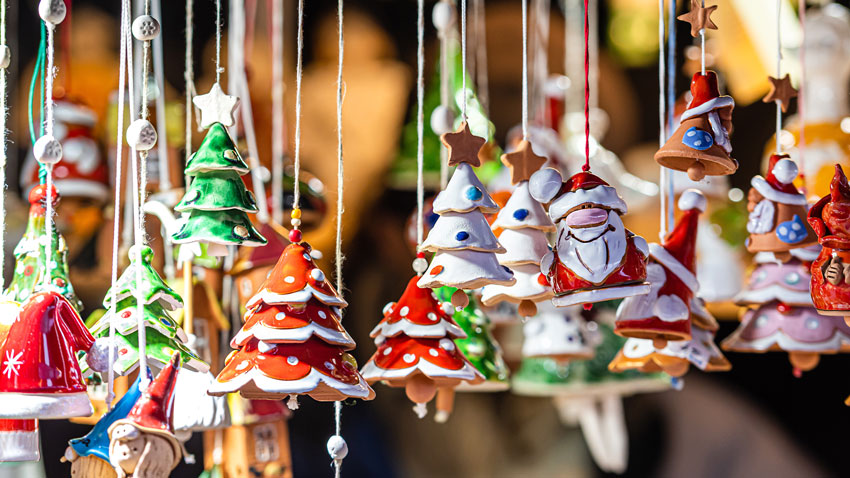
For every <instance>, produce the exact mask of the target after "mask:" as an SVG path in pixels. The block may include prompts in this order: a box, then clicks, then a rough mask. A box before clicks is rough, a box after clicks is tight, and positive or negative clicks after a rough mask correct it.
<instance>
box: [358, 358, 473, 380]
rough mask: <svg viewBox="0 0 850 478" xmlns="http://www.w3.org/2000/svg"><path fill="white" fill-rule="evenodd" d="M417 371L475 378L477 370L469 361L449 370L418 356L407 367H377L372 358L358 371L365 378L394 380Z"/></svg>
mask: <svg viewBox="0 0 850 478" xmlns="http://www.w3.org/2000/svg"><path fill="white" fill-rule="evenodd" d="M416 371H419V372H421V373H422V374H423V375H425V376H426V377H429V378H455V379H458V380H475V379H476V378H478V371H477V370H475V367H473V366H472V365H471V364H470V363H469V362H467V361H464V364H463V367H461V368H460V369H458V370H450V369H446V368H443V367H440V366H438V365H434V364H432V363H431V362H429V361H427V360H425V359H423V358H419V359H418V360H417V361H416V363H415V364H413V365H412V366H410V367H407V368H398V369H384V368H381V367H378V366H377V365H376V364H375V361H374V360H370V361H368V362H366V365H364V366H363V370H361V371H360V373H361V374H362V375H363V378H365V379H366V380H394V379H399V378H405V377H408V376H410V375H411V374H413V373H414V372H416Z"/></svg>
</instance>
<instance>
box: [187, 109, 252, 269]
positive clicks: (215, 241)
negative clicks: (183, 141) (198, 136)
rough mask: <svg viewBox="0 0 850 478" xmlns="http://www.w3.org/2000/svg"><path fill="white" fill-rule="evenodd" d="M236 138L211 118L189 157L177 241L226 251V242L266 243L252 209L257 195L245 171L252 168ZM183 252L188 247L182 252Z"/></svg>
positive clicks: (214, 251) (196, 252)
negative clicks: (251, 215) (248, 185)
mask: <svg viewBox="0 0 850 478" xmlns="http://www.w3.org/2000/svg"><path fill="white" fill-rule="evenodd" d="M248 171H249V169H248V165H247V164H245V161H243V160H242V157H241V156H240V155H239V152H238V151H237V150H236V145H235V144H234V142H233V139H232V138H231V137H230V134H228V132H227V129H225V127H224V125H222V124H221V123H213V125H212V126H210V129H209V130H208V131H207V135H206V137H205V138H204V141H203V142H202V143H201V145H200V147H199V148H198V150H197V151H196V152H195V153H194V154H193V155H192V157H191V158H189V162H188V164H187V165H186V170H185V174H186V175H187V176H191V177H192V178H193V179H192V183H191V185H190V186H189V188H188V190H187V191H186V194H185V195H184V196H183V199H182V200H181V201H180V203H178V204H177V206H175V207H174V209H175V210H176V211H178V212H180V213H183V217H182V218H181V227H180V230H179V231H177V232H176V233H175V234H174V235H173V236H171V239H172V241H173V242H174V243H175V244H194V246H191V249H190V250H191V252H192V253H193V254H194V255H196V256H197V255H200V254H201V250H200V247H199V245H198V244H199V243H206V244H208V245H209V247H208V249H207V251H206V252H207V254H209V255H211V256H224V255H227V246H239V245H245V246H262V245H264V244H265V243H266V239H265V238H264V237H263V236H262V235H260V233H259V231H257V229H255V228H254V226H253V224H251V220H250V219H249V218H248V213H255V212H257V204H256V203H255V201H254V195H253V194H252V193H251V191H248V189H247V188H246V187H245V183H244V182H242V178H241V176H242V175H243V174H246V173H248ZM184 257H185V253H184Z"/></svg>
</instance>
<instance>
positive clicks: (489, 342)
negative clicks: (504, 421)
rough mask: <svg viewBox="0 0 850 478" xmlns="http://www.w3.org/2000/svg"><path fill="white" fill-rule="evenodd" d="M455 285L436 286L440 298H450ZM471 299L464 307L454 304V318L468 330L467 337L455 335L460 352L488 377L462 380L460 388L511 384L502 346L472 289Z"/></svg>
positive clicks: (499, 387) (483, 389) (503, 387)
mask: <svg viewBox="0 0 850 478" xmlns="http://www.w3.org/2000/svg"><path fill="white" fill-rule="evenodd" d="M456 292H457V289H455V288H454V287H440V288H439V289H434V294H435V295H436V297H437V300H440V301H444V302H448V301H449V300H451V298H452V297H453V296H454V295H455V293H456ZM467 294H469V303H468V304H467V306H466V307H464V308H463V309H460V310H458V309H457V308H455V313H454V314H453V315H452V319H453V320H454V321H455V323H456V324H457V325H458V326H459V327H460V328H461V330H463V332H464V333H465V334H466V337H465V338H457V339H455V345H457V347H458V349H459V350H460V352H461V353H462V354H463V356H464V357H466V358H467V360H469V362H470V363H471V364H472V365H473V366H474V367H475V369H476V370H478V372H479V373H481V375H483V376H484V379H485V381H484V382H481V383H477V384H470V383H467V382H464V383H461V384H460V385H459V386H458V387H457V390H462V391H476V392H496V391H501V390H507V389H508V388H510V382H509V379H510V370H509V369H508V366H507V365H505V360H504V358H503V357H502V347H501V346H500V345H499V342H497V341H496V339H495V338H494V337H493V334H492V333H491V328H492V324H491V322H490V318H489V317H487V316H486V315H485V314H484V312H483V311H482V310H481V308H480V307H478V302H477V301H476V300H475V298H474V296H473V293H472V292H467Z"/></svg>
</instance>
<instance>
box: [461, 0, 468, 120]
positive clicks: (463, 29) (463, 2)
mask: <svg viewBox="0 0 850 478" xmlns="http://www.w3.org/2000/svg"><path fill="white" fill-rule="evenodd" d="M460 75H461V78H463V80H462V82H461V83H462V88H461V92H462V93H463V104H462V107H461V117H462V118H463V121H466V120H467V116H466V103H467V98H469V95H468V94H467V92H466V0H460Z"/></svg>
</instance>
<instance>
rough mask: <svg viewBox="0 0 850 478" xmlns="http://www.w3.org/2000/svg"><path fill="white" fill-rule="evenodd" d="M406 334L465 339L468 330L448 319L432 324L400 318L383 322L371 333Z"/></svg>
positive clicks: (409, 335) (392, 335) (375, 334)
mask: <svg viewBox="0 0 850 478" xmlns="http://www.w3.org/2000/svg"><path fill="white" fill-rule="evenodd" d="M402 333H403V334H404V335H406V336H408V337H416V338H422V339H430V338H433V339H437V338H442V337H445V336H446V335H450V336H451V337H452V338H454V339H465V338H466V332H464V331H463V329H461V328H460V327H458V326H457V325H455V324H453V323H452V322H449V321H448V320H444V319H440V322H438V323H436V324H430V325H420V324H414V323H412V322H410V321H407V320H404V319H402V320H399V321H398V322H395V323H392V324H389V323H387V322H381V323H379V324H378V325H377V326H375V328H374V329H372V332H371V333H370V334H369V335H371V336H373V337H375V336H379V335H380V336H384V337H395V336H396V335H398V334H402Z"/></svg>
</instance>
